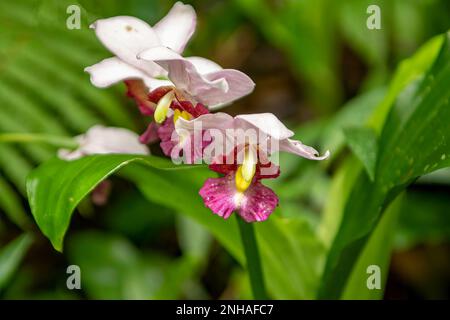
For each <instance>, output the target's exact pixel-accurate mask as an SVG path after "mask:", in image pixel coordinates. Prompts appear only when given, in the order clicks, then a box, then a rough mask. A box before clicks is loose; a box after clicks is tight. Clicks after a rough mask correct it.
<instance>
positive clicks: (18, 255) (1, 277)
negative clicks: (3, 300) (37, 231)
mask: <svg viewBox="0 0 450 320" xmlns="http://www.w3.org/2000/svg"><path fill="white" fill-rule="evenodd" d="M31 243H32V236H31V235H29V234H26V233H25V234H23V235H21V236H20V237H18V238H16V239H15V240H13V241H12V242H10V243H9V244H7V245H6V246H4V247H3V248H0V290H2V289H4V288H5V285H6V284H7V283H8V281H9V280H10V279H11V277H12V276H13V274H14V272H15V271H16V269H17V268H18V266H19V264H20V262H21V261H22V259H23V257H24V256H25V254H26V252H27V250H28V248H29V247H30V245H31Z"/></svg>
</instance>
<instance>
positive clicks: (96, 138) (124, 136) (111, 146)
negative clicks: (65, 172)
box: [58, 125, 150, 160]
mask: <svg viewBox="0 0 450 320" xmlns="http://www.w3.org/2000/svg"><path fill="white" fill-rule="evenodd" d="M75 140H76V141H77V142H78V148H77V149H76V150H68V149H60V150H59V151H58V156H59V158H61V159H63V160H76V159H79V158H81V157H84V156H87V155H91V154H109V153H122V154H142V155H148V154H150V151H149V150H148V148H147V146H145V145H142V144H140V143H139V136H138V135H137V134H136V133H134V132H132V131H130V130H127V129H123V128H114V127H104V126H101V125H96V126H93V127H92V128H90V129H89V130H88V131H87V132H86V133H85V134H82V135H79V136H76V137H75Z"/></svg>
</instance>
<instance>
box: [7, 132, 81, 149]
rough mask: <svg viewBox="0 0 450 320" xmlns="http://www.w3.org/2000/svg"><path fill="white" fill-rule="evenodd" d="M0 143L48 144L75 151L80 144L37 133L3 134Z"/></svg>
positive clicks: (72, 140)
mask: <svg viewBox="0 0 450 320" xmlns="http://www.w3.org/2000/svg"><path fill="white" fill-rule="evenodd" d="M0 143H47V144H50V145H52V146H55V147H59V148H69V149H75V148H77V147H78V143H77V142H76V141H75V140H74V139H73V138H70V137H61V136H52V135H46V134H35V133H3V134H0Z"/></svg>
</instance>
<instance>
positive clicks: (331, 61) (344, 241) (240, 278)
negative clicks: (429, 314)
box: [0, 0, 450, 299]
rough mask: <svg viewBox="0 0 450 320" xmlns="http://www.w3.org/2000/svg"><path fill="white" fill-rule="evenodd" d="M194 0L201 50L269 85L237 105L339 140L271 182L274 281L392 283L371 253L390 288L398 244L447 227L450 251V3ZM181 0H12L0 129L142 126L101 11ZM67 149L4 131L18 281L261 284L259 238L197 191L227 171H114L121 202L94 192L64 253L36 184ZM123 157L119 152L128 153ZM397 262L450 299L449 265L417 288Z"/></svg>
mask: <svg viewBox="0 0 450 320" xmlns="http://www.w3.org/2000/svg"><path fill="white" fill-rule="evenodd" d="M186 2H188V3H191V4H192V5H193V6H194V7H195V9H196V11H197V13H198V16H199V22H198V28H197V31H196V34H195V36H194V38H193V40H192V43H191V44H190V45H189V47H188V52H187V53H188V55H201V56H206V57H208V58H212V59H213V60H216V61H218V62H219V63H220V64H222V65H223V66H225V67H232V68H237V69H241V70H243V71H244V72H246V73H248V74H249V75H250V76H251V77H252V78H253V79H254V80H255V82H256V84H257V88H256V90H255V92H254V94H252V95H251V96H249V97H247V98H245V99H243V100H241V101H239V102H237V103H236V104H235V105H234V106H232V107H230V109H229V110H230V112H232V113H238V112H239V113H247V112H265V111H269V112H274V113H275V114H276V115H278V116H280V117H282V118H285V119H286V120H287V121H288V122H290V125H291V126H293V127H294V128H298V129H297V130H296V135H297V137H298V138H299V139H300V140H302V141H303V142H305V143H307V144H310V145H314V146H317V147H318V148H319V149H320V150H327V149H329V150H330V151H331V154H332V158H331V160H329V161H327V162H324V163H320V164H318V163H313V162H308V161H306V160H304V159H297V158H295V157H292V156H290V155H287V156H286V155H282V156H281V167H282V175H281V177H280V178H279V179H276V180H273V181H270V183H269V184H270V187H272V188H274V190H275V191H276V192H277V194H278V195H279V196H280V203H281V205H280V207H279V208H277V210H276V212H275V213H274V214H273V216H272V217H271V218H270V219H269V221H268V222H267V223H263V224H258V225H257V226H256V232H257V239H258V242H259V245H260V248H261V254H262V259H263V267H264V272H265V278H266V282H267V284H268V289H269V292H270V294H271V297H273V298H302V299H304V298H315V297H317V292H319V295H318V297H323V298H330V297H331V298H382V297H383V291H381V292H380V291H369V290H367V288H366V287H365V279H366V278H367V274H366V272H365V271H366V270H365V269H366V266H367V265H368V264H379V265H380V266H382V270H383V283H384V282H386V281H388V288H389V279H388V269H389V261H390V257H391V255H392V252H394V259H395V257H396V255H398V254H399V253H402V252H409V251H408V250H413V249H414V248H417V247H420V246H425V247H427V246H436V245H438V244H442V243H444V244H447V247H446V250H447V251H444V252H448V240H449V237H450V229H449V226H450V221H449V217H448V213H449V206H450V200H449V197H448V194H449V193H448V192H449V188H450V186H449V184H450V176H449V174H448V172H449V171H448V170H449V169H448V168H447V169H445V168H444V169H441V170H439V171H435V170H437V169H438V168H439V167H448V160H449V159H450V154H448V146H449V129H448V125H447V123H448V119H449V116H450V115H449V112H448V110H449V108H448V87H449V82H450V80H449V70H450V69H449V65H450V58H449V57H448V54H449V51H448V50H449V49H448V47H445V46H444V47H443V49H442V50H441V44H442V43H444V44H446V43H447V45H448V36H447V37H444V36H440V37H435V38H433V39H432V40H431V41H428V40H429V39H431V38H432V37H434V36H436V35H439V34H443V33H445V32H446V31H447V30H448V29H449V27H450V25H449V21H450V4H449V2H448V1H445V0H414V1H410V0H393V1H387V0H384V1H383V0H373V1H366V0H342V1H333V0H319V1H307V0H279V1H275V0H273V1H271V0H211V1H200V0H199V1H186ZM74 3H77V4H79V5H80V7H81V8H82V28H81V29H80V30H68V29H67V28H66V27H65V20H66V18H67V13H66V8H67V6H68V5H69V4H74ZM172 4H173V1H158V0H152V1H150V0H130V1H119V0H101V1H95V2H93V1H87V0H86V1H84V0H83V1H82V0H79V1H69V0H63V1H57V0H20V1H13V2H11V1H1V2H0V30H1V35H0V58H1V59H0V61H1V62H0V134H1V133H5V132H15V133H20V132H23V133H42V134H51V135H58V136H73V135H76V134H79V133H81V132H84V131H85V130H86V129H87V128H89V127H90V126H92V125H93V124H96V123H103V124H108V125H114V126H122V127H126V128H130V129H133V130H135V131H137V132H140V131H141V130H143V129H144V127H145V120H144V119H142V118H141V117H140V115H139V113H138V111H137V110H136V108H135V106H134V105H133V103H132V102H131V101H129V100H128V99H127V98H126V97H125V94H124V92H125V90H124V87H123V86H120V85H118V86H114V87H112V88H109V89H106V90H100V89H98V88H95V87H93V86H92V85H91V84H90V82H89V78H88V75H87V74H85V73H84V72H83V69H84V67H86V66H89V65H91V64H93V63H96V62H97V61H99V60H100V59H102V58H105V57H108V56H109V55H110V54H109V53H108V52H107V51H106V50H105V49H104V48H103V47H102V46H101V44H100V43H99V42H98V40H97V39H96V38H95V35H94V34H93V32H92V31H91V30H89V29H88V28H87V26H88V25H89V23H91V22H93V21H95V20H96V19H98V18H102V17H109V16H114V15H133V16H137V17H139V18H141V19H144V20H146V21H148V22H149V23H151V24H153V23H155V22H156V21H158V20H159V19H160V18H161V17H162V16H163V15H164V14H165V13H166V12H167V11H168V10H169V8H170V7H171V6H172ZM369 4H377V5H379V6H380V8H381V13H382V29H381V30H369V29H367V28H366V19H367V17H368V14H367V12H366V9H367V7H368V5H369ZM427 41H428V42H427ZM424 43H426V44H425V45H423V44H424ZM419 48H420V50H419ZM374 146H377V148H376V147H374ZM55 151H56V150H55V148H54V147H51V146H48V145H45V144H20V145H12V144H4V143H0V295H1V296H2V297H5V298H56V299H63V298H64V299H66V298H67V299H79V298H91V299H108V298H113V299H170V298H174V299H176V298H188V299H196V298H249V297H251V294H250V291H249V287H248V283H247V281H248V279H247V275H246V274H245V273H243V272H242V269H241V268H240V266H239V264H243V254H242V248H241V244H240V238H239V235H238V233H237V229H236V223H235V221H234V220H230V221H223V220H221V219H219V218H217V217H216V216H213V215H212V214H211V213H210V212H209V211H208V210H207V209H205V208H204V206H203V204H202V203H201V201H200V199H199V197H198V195H197V190H198V187H199V186H200V185H201V183H202V181H204V179H205V177H206V176H208V175H211V173H210V172H208V171H207V170H203V169H201V168H200V169H194V171H191V170H189V169H188V170H181V171H171V172H164V171H159V170H154V169H149V168H147V167H145V166H143V165H137V164H133V165H130V166H127V167H125V168H124V169H122V170H120V171H119V172H118V175H117V177H114V178H112V179H113V190H112V195H111V197H110V202H109V203H108V204H107V205H106V206H103V207H99V206H95V205H93V204H92V203H90V201H89V198H86V199H85V200H84V201H83V202H81V203H80V204H79V206H78V210H77V211H78V213H79V214H75V215H74V216H73V217H72V222H71V225H70V228H69V231H68V234H67V244H66V246H65V247H64V249H65V250H64V254H62V255H61V254H59V253H56V252H55V251H54V250H53V249H52V247H51V244H50V243H49V242H48V240H47V239H45V238H44V237H43V236H42V234H41V232H40V231H39V230H38V229H37V227H36V224H35V223H34V221H33V218H32V215H31V212H30V209H29V207H28V205H27V202H26V185H25V181H26V177H27V176H28V175H29V173H30V172H31V171H32V169H33V168H34V167H36V166H37V165H39V164H41V163H43V162H46V161H47V160H49V159H50V158H52V157H53V156H54V154H55ZM443 155H445V156H443ZM411 160H412V161H411ZM52 161H55V160H52ZM96 161H99V162H98V163H97V162H96ZM102 161H106V162H108V161H109V160H108V159H107V158H102V157H99V158H98V159H97V160H93V162H96V163H97V164H96V165H98V166H102V165H104V163H103V162H102ZM50 164H51V163H50ZM50 164H49V163H48V162H47V163H46V164H45V165H44V166H43V167H41V168H40V169H39V170H41V171H45V170H46V168H51V169H52V170H56V171H54V172H52V171H49V172H50V173H49V175H48V176H47V179H48V181H47V183H48V185H49V188H48V189H44V190H41V191H42V192H43V194H44V195H45V196H44V197H46V196H47V195H48V196H49V197H50V196H51V195H52V194H53V195H55V197H57V193H50V194H47V193H46V192H49V190H51V188H53V187H57V184H56V182H57V181H59V180H58V179H62V178H64V176H63V175H58V173H59V172H60V171H58V168H57V167H54V166H50ZM122 165H124V162H123V161H119V162H118V163H115V166H114V168H115V169H119V167H121V166H122ZM61 168H62V167H61ZM61 170H62V169H61ZM91 170H92V172H97V171H96V170H95V167H94V168H91ZM431 171H435V172H433V173H431V174H428V173H430V172H431ZM74 172H75V173H78V171H77V170H76V169H74ZM92 172H91V173H89V172H87V173H86V175H85V176H81V175H80V176H81V177H90V178H91V179H92V180H91V184H90V185H87V186H86V185H83V184H82V183H81V184H79V185H74V184H70V183H67V190H68V192H74V193H77V192H78V195H79V197H78V198H77V199H76V203H74V204H73V205H72V206H71V207H70V208H66V209H65V210H61V207H59V208H58V207H57V209H56V210H55V211H54V213H55V214H57V215H61V214H65V215H66V217H65V219H66V221H65V223H64V226H65V227H67V226H68V224H69V222H70V221H71V215H72V210H73V209H74V208H75V207H76V204H78V202H79V201H81V200H82V198H83V197H84V195H85V194H86V193H87V192H88V191H89V190H90V188H91V187H92V186H93V185H95V184H97V183H99V182H100V181H101V180H102V179H103V178H104V176H101V177H100V176H99V177H95V176H94V175H93V174H92ZM33 174H34V175H36V172H34V173H33ZM424 174H425V175H424ZM422 175H424V176H423V177H421V178H420V179H419V180H418V181H417V182H416V183H414V185H413V186H412V187H409V188H408V189H406V190H405V187H406V186H407V185H409V184H410V183H413V182H414V181H415V179H416V178H417V177H418V176H422ZM39 178H40V177H39ZM81 180H82V182H85V181H87V180H88V179H81ZM173 181H177V183H173ZM56 189H57V190H58V188H56ZM80 192H81V193H80ZM398 194H402V195H401V196H400V197H398V198H396V200H395V201H394V202H392V203H391V201H392V200H393V199H394V197H395V196H396V195H398ZM51 203H52V202H49V205H45V209H46V210H48V208H49V206H50V205H51ZM32 205H33V203H32ZM34 214H35V216H36V211H34ZM36 220H37V222H38V224H39V227H40V229H41V230H42V231H44V233H46V232H45V227H44V228H43V227H42V225H43V224H42V223H41V222H40V220H39V218H38V219H36ZM62 231H63V232H62V234H64V233H65V231H66V230H65V229H64V230H62ZM24 232H26V233H24ZM58 232H61V230H59V231H58ZM31 233H32V234H33V236H32V237H31V236H30V235H29V234H31ZM47 235H49V234H47ZM50 238H52V237H50ZM32 239H33V240H32ZM60 240H61V241H62V237H61V239H60ZM61 249H62V248H61ZM224 249H225V250H224ZM439 254H441V255H442V257H443V259H445V258H446V257H447V258H448V254H447V255H446V254H445V253H444V254H442V253H439ZM438 260H439V259H438ZM412 261H413V262H414V260H412ZM70 264H77V265H80V267H81V269H82V273H83V275H82V277H83V280H82V281H83V282H82V283H83V289H82V291H81V292H77V291H68V290H67V289H66V286H65V279H66V277H67V274H66V268H67V266H68V265H70ZM398 265H399V264H393V266H392V267H391V273H390V275H389V277H391V276H392V275H394V276H395V274H401V275H405V276H404V277H403V278H402V279H408V281H410V282H411V283H413V284H414V285H411V287H414V291H413V293H412V294H414V295H418V296H419V297H422V298H429V297H436V296H437V297H441V298H445V297H446V296H442V295H443V294H445V292H446V290H445V289H446V288H448V281H446V280H448V279H450V277H449V274H448V272H447V273H445V271H442V272H441V273H440V274H439V275H438V276H439V277H440V278H439V279H442V281H440V282H439V281H430V285H428V286H426V285H420V286H419V285H417V283H418V282H414V279H415V278H411V277H409V275H410V274H411V272H409V273H408V272H407V271H408V270H405V269H400V270H397V269H395V268H398ZM444 270H445V269H444ZM394 276H392V277H394ZM411 279H412V280H411ZM394 280H395V279H394ZM425 282H426V281H425ZM406 287H408V283H407V284H406ZM403 290H405V289H404V288H403ZM443 292H444V293H443ZM403 294H404V296H408V295H409V294H411V293H410V292H409V291H407V290H406V292H404V293H403ZM447 294H448V291H447ZM386 296H387V297H389V292H386Z"/></svg>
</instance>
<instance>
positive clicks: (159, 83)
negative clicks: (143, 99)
mask: <svg viewBox="0 0 450 320" xmlns="http://www.w3.org/2000/svg"><path fill="white" fill-rule="evenodd" d="M144 83H145V85H146V86H147V87H148V88H149V91H152V90H155V89H156V88H159V87H166V86H173V85H174V84H173V83H172V81H170V80H160V79H155V78H149V77H147V78H145V79H144Z"/></svg>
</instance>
